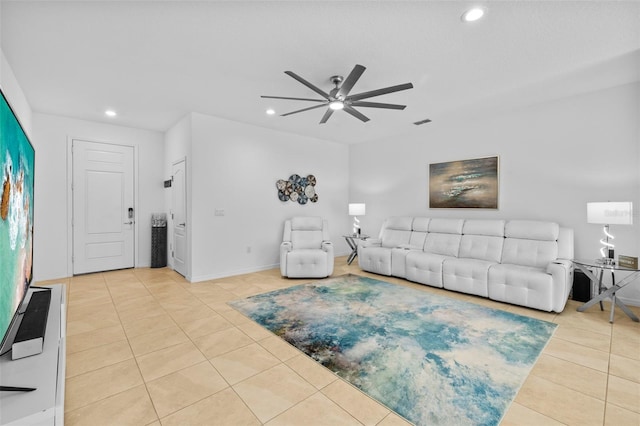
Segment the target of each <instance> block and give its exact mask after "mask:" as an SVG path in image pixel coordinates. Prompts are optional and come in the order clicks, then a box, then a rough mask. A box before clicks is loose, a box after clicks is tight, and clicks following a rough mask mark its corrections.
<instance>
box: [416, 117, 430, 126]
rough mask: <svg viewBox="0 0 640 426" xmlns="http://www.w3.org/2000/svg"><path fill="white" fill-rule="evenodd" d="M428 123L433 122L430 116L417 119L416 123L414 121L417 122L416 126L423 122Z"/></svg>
mask: <svg viewBox="0 0 640 426" xmlns="http://www.w3.org/2000/svg"><path fill="white" fill-rule="evenodd" d="M427 123H431V119H429V118H425V119H424V120H420V121H416V122H415V123H413V124H415V125H416V126H419V125H421V124H427Z"/></svg>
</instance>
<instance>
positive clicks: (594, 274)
mask: <svg viewBox="0 0 640 426" xmlns="http://www.w3.org/2000/svg"><path fill="white" fill-rule="evenodd" d="M572 262H573V265H574V266H575V267H576V268H577V269H580V270H581V271H582V272H584V273H585V275H586V276H587V277H589V279H590V280H591V283H592V285H595V286H597V289H598V294H597V295H596V296H595V297H593V298H592V299H591V300H589V301H588V302H587V303H585V304H584V305H582V306H580V307H579V308H578V311H579V312H584V311H585V310H587V309H589V308H590V307H591V306H593V305H595V304H596V303H600V310H604V307H603V306H602V301H603V300H605V299H607V298H610V299H611V315H610V316H609V322H610V323H613V313H614V310H615V307H616V305H618V307H620V309H622V311H623V312H624V313H625V314H627V316H628V317H629V318H631V319H632V320H633V321H635V322H640V321H639V320H638V317H637V316H636V314H634V313H633V312H632V311H631V309H629V308H628V307H627V305H625V304H624V303H623V302H622V301H621V300H620V299H618V298H617V297H616V292H617V291H618V290H620V289H621V288H623V287H626V286H627V285H629V284H631V283H632V282H634V281H635V280H636V279H637V278H640V269H629V268H625V267H622V266H619V265H616V264H613V265H611V264H607V263H605V262H603V261H601V260H572ZM605 271H610V272H611V283H612V285H611V287H608V288H607V287H606V286H605V285H604V284H603V282H602V277H603V275H604V272H605ZM616 271H619V272H628V273H629V274H628V275H626V276H625V277H624V278H622V279H621V280H619V281H617V282H616V277H615V272H616Z"/></svg>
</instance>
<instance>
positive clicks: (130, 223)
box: [124, 220, 133, 225]
mask: <svg viewBox="0 0 640 426" xmlns="http://www.w3.org/2000/svg"><path fill="white" fill-rule="evenodd" d="M124 224H125V225H133V221H132V220H130V221H129V222H125V223H124Z"/></svg>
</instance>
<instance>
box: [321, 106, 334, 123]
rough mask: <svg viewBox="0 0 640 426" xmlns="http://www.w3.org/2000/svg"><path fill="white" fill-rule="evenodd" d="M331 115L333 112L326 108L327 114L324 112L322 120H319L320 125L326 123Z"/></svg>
mask: <svg viewBox="0 0 640 426" xmlns="http://www.w3.org/2000/svg"><path fill="white" fill-rule="evenodd" d="M331 114H333V110H332V109H331V108H327V112H325V113H324V115H323V116H322V120H320V124H324V123H326V122H327V120H328V119H329V117H331Z"/></svg>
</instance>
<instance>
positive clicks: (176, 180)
mask: <svg viewBox="0 0 640 426" xmlns="http://www.w3.org/2000/svg"><path fill="white" fill-rule="evenodd" d="M172 180H173V182H172V183H171V218H172V223H173V247H172V248H171V257H172V258H173V269H174V270H175V271H176V272H178V273H179V274H180V275H182V276H183V277H184V276H187V179H186V159H183V160H180V161H178V162H176V163H173V171H172Z"/></svg>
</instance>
